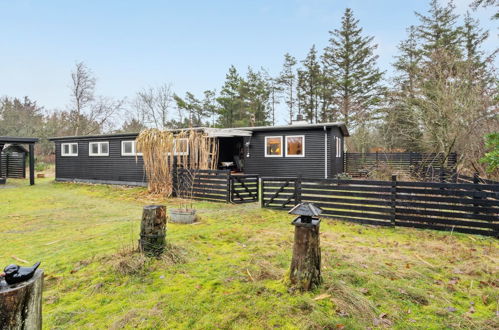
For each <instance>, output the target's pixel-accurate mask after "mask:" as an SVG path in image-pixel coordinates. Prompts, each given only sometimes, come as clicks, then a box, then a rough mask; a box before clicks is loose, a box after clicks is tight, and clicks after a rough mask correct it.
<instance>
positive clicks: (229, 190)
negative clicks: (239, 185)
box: [227, 172, 233, 203]
mask: <svg viewBox="0 0 499 330" xmlns="http://www.w3.org/2000/svg"><path fill="white" fill-rule="evenodd" d="M232 187H233V185H232V176H231V175H230V172H227V203H230V202H231V201H232Z"/></svg>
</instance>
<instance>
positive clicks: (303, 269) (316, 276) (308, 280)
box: [289, 203, 322, 291]
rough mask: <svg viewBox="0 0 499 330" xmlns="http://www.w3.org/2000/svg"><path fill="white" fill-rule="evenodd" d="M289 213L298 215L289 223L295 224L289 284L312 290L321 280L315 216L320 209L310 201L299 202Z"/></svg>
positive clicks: (304, 289) (317, 226)
mask: <svg viewBox="0 0 499 330" xmlns="http://www.w3.org/2000/svg"><path fill="white" fill-rule="evenodd" d="M289 213H291V214H297V215H299V216H298V217H297V218H296V219H295V220H294V221H293V222H292V223H291V224H292V225H294V226H295V241H294V245H293V258H292V260H291V270H290V281H291V285H292V286H293V287H294V288H297V289H299V290H302V291H308V290H312V289H314V288H315V287H317V286H319V285H320V284H321V282H322V277H321V249H320V240H319V227H320V226H319V225H320V219H319V218H318V217H317V216H318V215H319V214H321V213H322V210H321V209H320V208H319V207H317V206H315V205H314V204H312V203H301V204H298V205H296V206H295V207H294V208H293V209H292V210H291V211H289Z"/></svg>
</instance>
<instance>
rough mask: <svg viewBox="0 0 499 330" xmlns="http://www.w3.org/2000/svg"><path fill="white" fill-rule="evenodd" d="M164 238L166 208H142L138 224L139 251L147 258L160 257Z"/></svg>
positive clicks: (164, 242)
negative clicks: (140, 220) (140, 219)
mask: <svg viewBox="0 0 499 330" xmlns="http://www.w3.org/2000/svg"><path fill="white" fill-rule="evenodd" d="M165 236H166V206H164V205H147V206H144V209H143V212H142V222H141V224H140V239H139V249H140V251H141V252H142V253H144V254H145V255H147V256H156V257H157V256H160V255H161V254H162V253H163V250H164V248H165V245H166V241H165Z"/></svg>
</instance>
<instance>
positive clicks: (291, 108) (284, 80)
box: [278, 53, 296, 124]
mask: <svg viewBox="0 0 499 330" xmlns="http://www.w3.org/2000/svg"><path fill="white" fill-rule="evenodd" d="M295 65H296V59H295V58H294V57H293V56H291V55H290V54H288V53H286V54H285V55H284V64H283V67H282V71H281V74H280V75H279V78H278V82H279V85H280V86H281V87H282V89H283V92H284V95H285V97H284V99H285V103H286V105H287V106H288V114H289V123H290V124H291V122H292V121H293V117H294V114H295V112H296V109H295V103H296V94H295V88H296V75H295V71H294V67H295Z"/></svg>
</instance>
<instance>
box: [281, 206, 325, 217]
mask: <svg viewBox="0 0 499 330" xmlns="http://www.w3.org/2000/svg"><path fill="white" fill-rule="evenodd" d="M288 213H289V214H296V215H305V216H309V217H314V216H318V215H320V214H321V213H322V209H321V208H320V207H318V206H315V204H313V203H300V204H298V205H296V206H295V207H293V208H292V209H291V210H290V211H289V212H288Z"/></svg>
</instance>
